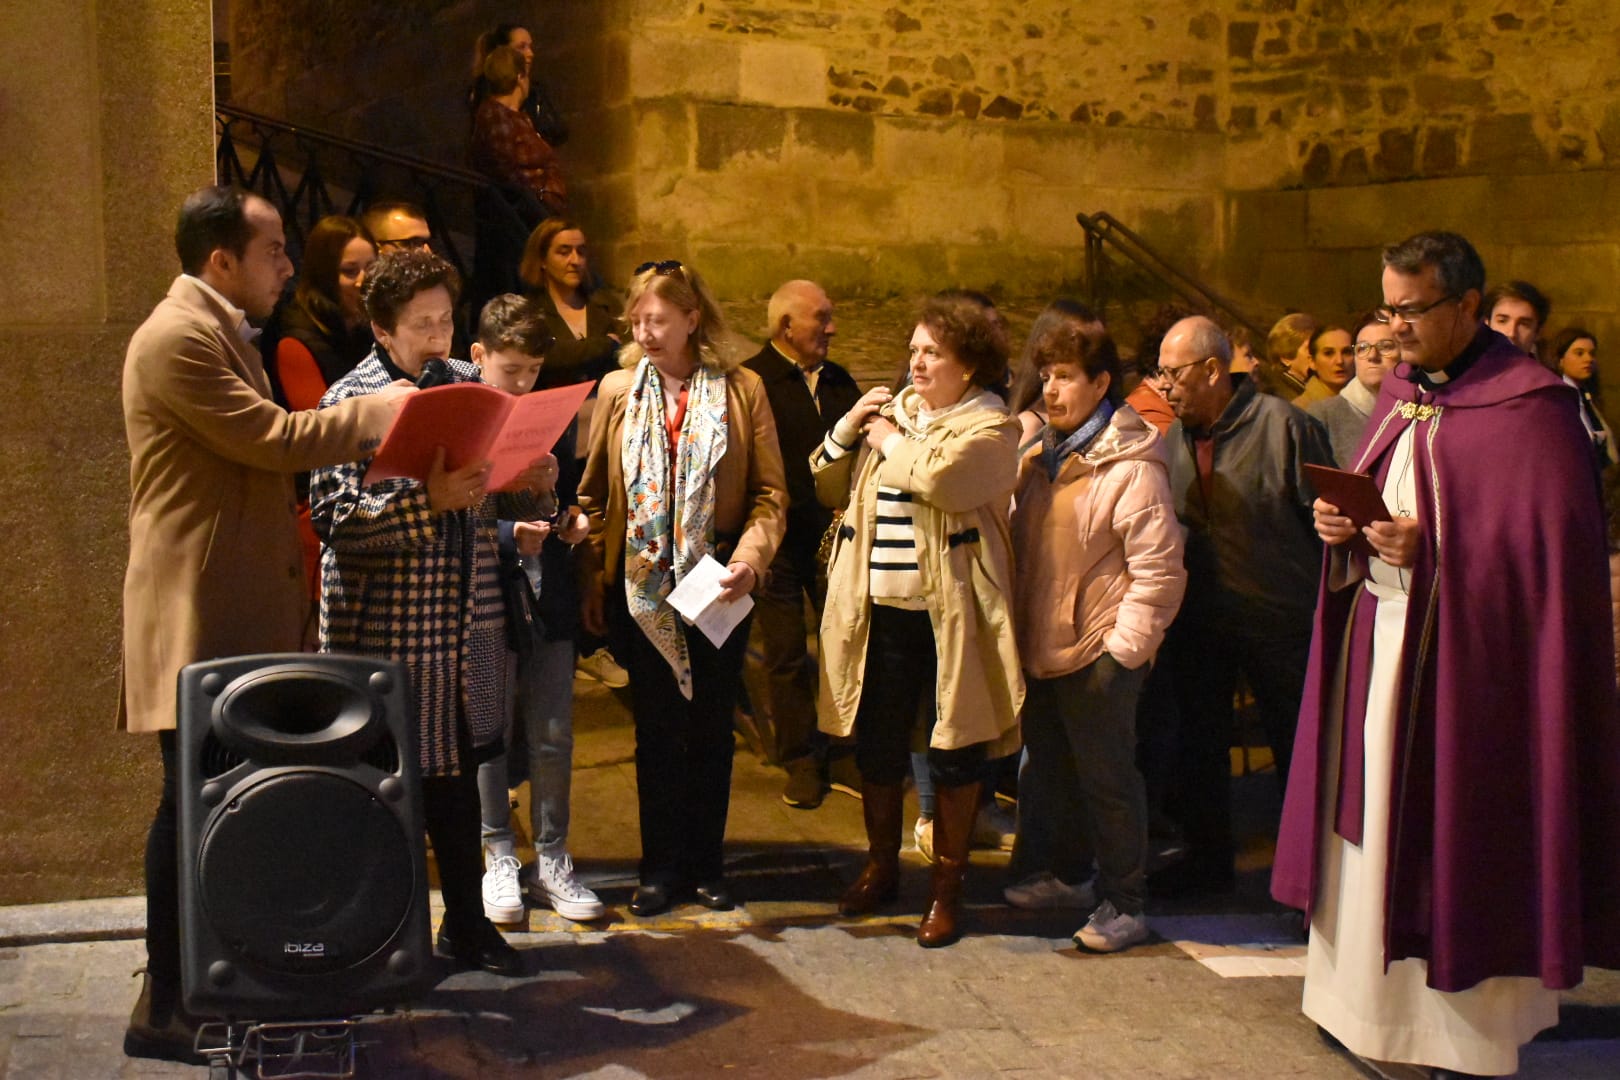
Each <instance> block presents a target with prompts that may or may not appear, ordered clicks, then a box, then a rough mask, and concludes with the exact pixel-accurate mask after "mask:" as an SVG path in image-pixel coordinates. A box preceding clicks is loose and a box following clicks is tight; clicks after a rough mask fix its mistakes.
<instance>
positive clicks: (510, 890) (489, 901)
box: [484, 855, 523, 923]
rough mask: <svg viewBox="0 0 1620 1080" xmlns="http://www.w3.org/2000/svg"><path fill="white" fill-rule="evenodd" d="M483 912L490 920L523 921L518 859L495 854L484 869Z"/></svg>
mask: <svg viewBox="0 0 1620 1080" xmlns="http://www.w3.org/2000/svg"><path fill="white" fill-rule="evenodd" d="M484 914H485V915H486V916H488V918H489V921H490V922H498V923H515V922H522V921H523V890H522V889H520V888H519V887H518V861H517V860H516V859H514V858H513V857H512V856H510V855H495V856H492V857H491V858H490V860H489V869H487V870H485V871H484Z"/></svg>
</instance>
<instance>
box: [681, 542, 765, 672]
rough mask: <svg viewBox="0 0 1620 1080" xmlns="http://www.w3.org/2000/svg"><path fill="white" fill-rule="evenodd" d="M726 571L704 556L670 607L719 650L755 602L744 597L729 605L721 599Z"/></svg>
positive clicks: (688, 571)
mask: <svg viewBox="0 0 1620 1080" xmlns="http://www.w3.org/2000/svg"><path fill="white" fill-rule="evenodd" d="M725 572H726V568H725V567H723V566H721V565H720V564H719V563H717V562H715V561H714V559H713V558H712V557H711V556H708V555H705V556H703V558H701V559H699V560H698V561H697V564H696V565H695V566H692V567H689V568H688V569H687V571H686V576H685V577H683V578H681V581H680V584H678V585H676V586H675V588H674V589H672V590H671V591H670V594H669V606H670V607H672V608H674V609H675V610H676V611H677V612H679V613H680V615H681V617H682V618H683V619H685V620H686V621H687V622H689V623H691V624H692V625H693V626H695V627H697V628H698V629H699V630H701V631H703V636H704V637H706V638H708V639H709V640H710V641H712V642H714V647H715V648H717V649H718V648H719V647H720V646H722V645H724V644H725V643H726V638H728V637H730V636H731V632H732V631H733V630H735V629H736V628H737V624H738V623H740V622H742V621H743V618H744V616H746V615H747V614H748V613H749V612H750V611H752V610H754V598H753V597H752V596H742V597H739V598H738V599H736V600H732V601H730V602H729V603H727V602H722V601H721V599H720V592H721V588H720V578H721V576H722V575H724V574H725Z"/></svg>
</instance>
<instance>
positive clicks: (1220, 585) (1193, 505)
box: [1165, 375, 1333, 624]
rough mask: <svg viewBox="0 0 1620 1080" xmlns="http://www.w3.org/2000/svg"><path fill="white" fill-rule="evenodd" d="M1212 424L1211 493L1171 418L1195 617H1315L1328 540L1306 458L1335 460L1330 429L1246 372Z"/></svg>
mask: <svg viewBox="0 0 1620 1080" xmlns="http://www.w3.org/2000/svg"><path fill="white" fill-rule="evenodd" d="M1232 381H1233V383H1234V386H1235V392H1234V394H1233V395H1232V400H1231V401H1230V402H1228V403H1227V406H1226V409H1225V411H1223V412H1222V413H1221V415H1220V418H1219V419H1218V420H1216V421H1215V424H1214V426H1213V427H1212V428H1211V430H1210V434H1211V435H1212V436H1213V438H1214V440H1215V447H1214V452H1215V456H1214V468H1213V471H1212V476H1211V482H1210V495H1209V497H1208V499H1206V498H1205V496H1204V491H1203V487H1202V486H1201V485H1200V483H1199V479H1198V465H1197V460H1198V459H1197V450H1196V447H1195V444H1194V438H1193V435H1192V433H1191V432H1189V431H1187V430H1186V429H1185V428H1184V427H1183V426H1182V423H1181V421H1180V420H1177V421H1176V422H1175V423H1174V424H1172V425H1171V427H1170V432H1169V434H1168V435H1167V436H1166V439H1165V441H1166V443H1167V444H1168V446H1167V447H1166V449H1167V450H1168V451H1169V455H1170V491H1171V494H1172V496H1173V497H1174V499H1175V506H1176V516H1177V517H1178V518H1180V519H1181V523H1182V524H1183V525H1184V526H1186V528H1187V546H1186V566H1187V597H1186V600H1185V601H1184V602H1183V604H1182V617H1183V618H1184V619H1193V620H1205V619H1213V620H1225V619H1232V618H1240V619H1287V620H1302V621H1304V622H1305V623H1307V624H1308V623H1309V622H1310V619H1311V613H1312V611H1313V609H1314V608H1315V606H1316V586H1317V576H1318V574H1319V573H1320V570H1321V566H1322V544H1321V541H1320V540H1318V539H1317V536H1316V530H1315V528H1314V526H1313V524H1312V520H1311V503H1312V502H1313V501H1314V500H1315V498H1316V492H1315V490H1314V489H1313V488H1312V487H1311V484H1310V481H1309V480H1308V479H1307V478H1306V476H1305V470H1304V468H1303V466H1304V465H1305V464H1306V463H1310V464H1315V465H1330V466H1331V465H1332V464H1333V452H1332V450H1331V449H1329V447H1328V438H1327V432H1326V431H1325V430H1324V429H1323V427H1322V425H1321V424H1320V423H1318V422H1317V421H1316V420H1314V419H1312V418H1311V417H1309V416H1307V415H1306V414H1305V413H1304V412H1302V411H1301V410H1299V409H1296V408H1295V407H1294V406H1292V405H1290V404H1288V403H1287V402H1285V401H1283V400H1281V399H1280V398H1275V397H1272V396H1270V395H1268V394H1261V393H1258V392H1257V391H1256V389H1255V385H1254V383H1253V382H1252V381H1250V380H1249V379H1248V378H1246V377H1244V376H1242V375H1234V376H1233V379H1232Z"/></svg>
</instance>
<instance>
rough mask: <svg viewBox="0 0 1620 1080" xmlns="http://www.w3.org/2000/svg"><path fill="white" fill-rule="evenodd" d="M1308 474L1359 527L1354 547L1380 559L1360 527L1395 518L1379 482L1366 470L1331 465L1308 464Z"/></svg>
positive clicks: (1322, 493) (1328, 499)
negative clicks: (1385, 502) (1357, 470)
mask: <svg viewBox="0 0 1620 1080" xmlns="http://www.w3.org/2000/svg"><path fill="white" fill-rule="evenodd" d="M1305 475H1306V476H1308V477H1310V478H1311V486H1312V487H1314V488H1316V494H1317V495H1318V496H1320V497H1321V498H1322V499H1323V500H1324V501H1325V502H1330V503H1332V504H1333V505H1334V506H1337V507H1338V508H1339V513H1340V514H1342V515H1344V516H1345V517H1347V518H1349V519H1350V523H1351V524H1352V525H1354V526H1355V527H1356V529H1357V532H1356V536H1355V538H1354V539H1352V540H1351V541H1350V546H1351V548H1352V549H1353V550H1355V551H1359V552H1361V553H1362V554H1363V555H1365V556H1367V557H1368V558H1369V559H1376V558H1377V557H1378V553H1377V552H1375V551H1373V549H1372V545H1371V544H1369V543H1367V538H1366V537H1365V536H1363V535H1361V533H1360V530H1361V529H1363V528H1365V527H1366V526H1368V525H1370V524H1372V523H1373V522H1375V521H1393V520H1394V519H1393V518H1392V517H1390V513H1389V507H1387V506H1385V505H1384V493H1383V492H1382V491H1380V490H1379V489H1378V482H1377V481H1376V480H1374V479H1373V478H1372V477H1370V476H1368V475H1367V474H1366V473H1358V472H1348V471H1346V470H1344V469H1330V468H1328V467H1327V466H1326V465H1309V464H1307V465H1306V466H1305Z"/></svg>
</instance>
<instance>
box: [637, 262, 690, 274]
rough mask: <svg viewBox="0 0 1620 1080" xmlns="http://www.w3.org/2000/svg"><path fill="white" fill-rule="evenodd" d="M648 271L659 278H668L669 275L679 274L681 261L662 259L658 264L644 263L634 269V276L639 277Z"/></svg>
mask: <svg viewBox="0 0 1620 1080" xmlns="http://www.w3.org/2000/svg"><path fill="white" fill-rule="evenodd" d="M649 270H651V271H652V272H653V273H655V274H657V275H658V276H659V277H668V276H669V275H671V274H678V273H680V272H681V261H680V260H679V259H662V260H660V261H658V262H644V263H642V264H641V265H640V266H638V267H636V275H637V276H638V277H639V276H640V275H642V274H645V273H646V272H647V271H649Z"/></svg>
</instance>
